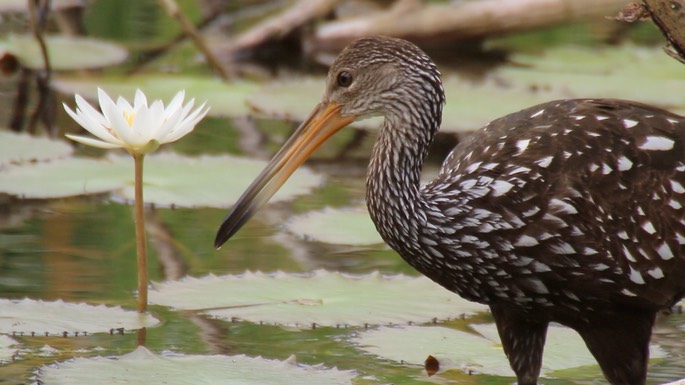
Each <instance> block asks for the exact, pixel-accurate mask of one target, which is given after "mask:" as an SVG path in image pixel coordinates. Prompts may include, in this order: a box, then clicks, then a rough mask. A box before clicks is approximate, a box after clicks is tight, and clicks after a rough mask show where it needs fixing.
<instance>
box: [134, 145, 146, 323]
mask: <svg viewBox="0 0 685 385" xmlns="http://www.w3.org/2000/svg"><path fill="white" fill-rule="evenodd" d="M144 158H145V155H144V154H133V162H134V164H135V200H134V207H135V222H136V255H137V257H138V311H139V312H140V313H144V312H146V311H147V242H146V239H145V211H144V209H145V203H144V201H143V159H144Z"/></svg>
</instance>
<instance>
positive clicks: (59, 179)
mask: <svg viewBox="0 0 685 385" xmlns="http://www.w3.org/2000/svg"><path fill="white" fill-rule="evenodd" d="M112 159H117V158H116V157H115V158H112ZM121 159H122V160H118V161H112V160H109V161H108V160H97V159H88V158H66V159H58V160H54V161H52V162H44V163H35V164H23V165H20V166H11V167H7V168H6V169H4V170H0V192H3V193H6V194H10V195H16V196H18V197H20V198H27V199H47V198H61V197H68V196H76V195H86V194H101V193H104V192H108V191H112V190H114V189H117V188H121V187H122V185H123V184H124V183H126V182H125V181H126V180H127V178H129V177H128V174H131V175H132V174H133V164H131V165H128V167H126V166H125V165H124V164H123V157H122V158H121ZM131 178H132V177H131Z"/></svg>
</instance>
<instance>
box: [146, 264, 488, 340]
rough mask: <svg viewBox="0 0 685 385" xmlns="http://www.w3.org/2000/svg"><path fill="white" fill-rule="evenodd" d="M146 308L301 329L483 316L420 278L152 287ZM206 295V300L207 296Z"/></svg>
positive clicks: (251, 278)
mask: <svg viewBox="0 0 685 385" xmlns="http://www.w3.org/2000/svg"><path fill="white" fill-rule="evenodd" d="M153 286H154V290H151V291H150V293H149V296H150V297H149V299H150V303H153V304H157V305H164V306H170V307H173V308H175V309H178V310H196V311H200V312H201V313H203V314H208V315H210V316H213V317H216V318H220V319H224V320H233V319H236V318H237V319H242V320H246V321H250V322H264V323H269V324H278V325H289V326H304V327H309V326H311V325H313V324H316V325H318V326H340V325H349V326H361V325H375V324H396V323H407V322H417V323H421V322H431V321H432V320H434V319H447V318H451V317H460V316H463V315H471V314H474V313H476V312H479V311H484V310H486V307H485V306H484V305H480V304H477V303H473V302H468V301H466V300H464V299H462V298H461V297H459V296H458V295H456V294H454V293H452V292H449V291H447V290H446V289H444V288H442V287H441V286H439V285H438V284H436V283H434V282H432V281H431V280H429V279H428V278H425V277H416V278H415V277H408V276H405V275H394V276H382V275H381V274H378V273H372V274H368V275H347V274H341V273H334V272H327V271H323V270H319V271H316V272H314V273H312V274H287V273H283V272H278V273H275V274H265V273H259V272H258V273H250V272H247V273H244V274H241V275H227V276H222V277H216V276H213V275H210V276H207V277H204V278H191V277H189V278H185V279H183V280H181V281H171V282H164V283H156V284H154V285H153ZM207 293H212V295H211V296H210V295H207Z"/></svg>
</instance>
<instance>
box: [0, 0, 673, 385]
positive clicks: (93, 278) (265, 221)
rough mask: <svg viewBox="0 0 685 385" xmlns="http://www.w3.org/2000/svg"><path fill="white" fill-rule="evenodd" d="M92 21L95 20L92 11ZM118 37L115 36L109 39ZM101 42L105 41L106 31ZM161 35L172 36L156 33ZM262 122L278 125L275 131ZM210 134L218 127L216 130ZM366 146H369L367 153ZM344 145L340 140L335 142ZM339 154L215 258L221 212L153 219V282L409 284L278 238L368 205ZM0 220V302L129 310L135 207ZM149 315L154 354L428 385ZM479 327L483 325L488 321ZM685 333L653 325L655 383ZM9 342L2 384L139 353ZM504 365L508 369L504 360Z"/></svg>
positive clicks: (3, 200) (82, 203)
mask: <svg viewBox="0 0 685 385" xmlns="http://www.w3.org/2000/svg"><path fill="white" fill-rule="evenodd" d="M110 5H111V4H110ZM91 12H97V9H95V10H92V11H91ZM100 12H103V13H106V12H105V11H100ZM108 12H109V11H108ZM149 12H153V13H154V12H155V11H154V10H150V11H149ZM158 17H159V16H158ZM130 18H132V19H133V21H135V20H139V19H140V16H136V14H134V15H132V16H130ZM95 20H97V19H95ZM89 23H91V24H92V23H94V21H93V19H89ZM93 25H97V22H96V21H95V24H93ZM141 25H142V26H141ZM101 27H102V28H106V26H104V25H103V26H101ZM127 28H130V29H133V31H131V30H128V29H125V30H126V32H125V33H123V34H122V35H121V36H119V38H121V39H123V40H126V39H129V40H128V41H129V42H130V41H131V40H135V39H138V38H139V36H140V34H138V33H137V32H136V30H135V29H136V28H150V26H149V25H145V24H144V23H143V24H141V23H132V25H130V26H127ZM113 29H115V28H113V27H111V28H110V31H111V30H113ZM100 34H101V35H103V36H107V33H105V32H101V33H100ZM165 34H166V35H168V34H169V33H168V32H167V33H164V34H162V35H165ZM493 118H494V117H493ZM258 124H269V125H273V124H274V122H266V121H264V122H259V123H258ZM275 124H281V123H280V122H276V123H275ZM281 125H282V127H281V128H280V131H281V132H284V133H285V132H287V131H288V125H287V124H281ZM227 126H228V127H229V128H231V127H232V126H231V122H230V121H227V120H220V119H208V120H207V121H206V122H205V123H203V124H202V125H201V126H200V127H199V128H198V130H197V131H196V132H194V133H193V134H192V135H191V136H190V137H188V138H187V139H184V140H183V141H182V142H180V143H179V144H178V145H174V146H173V149H174V150H175V151H179V152H183V153H188V154H199V153H211V154H217V153H242V152H243V150H242V149H241V148H240V146H239V145H238V144H237V143H238V141H239V140H238V139H239V138H240V135H239V134H238V133H237V131H236V130H234V129H226V127H227ZM217 127H221V128H222V129H221V130H217V129H216V128H217ZM348 138H349V135H348ZM369 140H371V139H369ZM369 140H367V142H366V143H365V144H364V145H363V147H364V148H367V149H368V147H369V143H370V142H369ZM344 141H345V138H343V139H342V140H341V142H342V143H344ZM271 147H273V144H271V145H270V146H269V147H267V152H268V151H272V148H271ZM336 150H337V149H336V148H331V149H329V151H328V152H322V153H318V154H317V156H316V157H315V159H314V161H312V162H311V163H310V165H311V166H312V167H313V168H315V169H316V170H318V171H320V172H323V173H325V174H326V175H327V182H326V184H325V185H324V186H322V187H321V188H319V189H317V190H315V191H314V192H313V193H312V194H310V195H307V196H301V197H298V198H297V199H295V200H294V201H293V202H289V203H281V204H276V205H270V206H269V207H268V208H267V209H266V210H264V211H263V212H262V213H260V214H258V215H257V216H256V217H255V218H254V219H253V220H252V221H251V222H249V223H248V224H247V225H246V226H245V227H244V228H243V229H242V230H241V231H240V232H239V233H238V234H237V235H236V236H235V237H234V238H233V239H231V240H230V241H229V242H228V243H227V244H226V245H225V246H224V247H223V248H222V249H221V250H219V251H216V250H214V248H213V246H212V245H213V240H214V235H215V232H216V230H217V226H218V225H219V223H220V221H221V219H222V218H223V217H224V215H225V214H226V210H225V209H208V208H192V209H173V210H172V209H159V208H157V209H154V210H153V209H150V210H148V214H147V215H148V218H147V219H148V224H149V226H150V229H149V230H150V234H153V233H154V234H157V235H150V239H149V241H150V279H151V280H152V281H163V280H165V279H167V278H177V277H180V276H184V275H191V276H196V277H200V276H204V275H206V274H209V273H213V274H217V275H221V274H238V273H242V272H244V271H245V270H252V271H276V270H283V271H288V272H307V271H312V270H315V269H321V268H325V269H328V270H333V271H343V272H349V273H367V272H371V271H376V270H378V271H381V272H383V273H405V274H416V273H415V272H414V271H413V270H412V269H411V268H410V267H409V266H408V265H407V264H406V263H404V262H403V261H402V260H401V259H400V258H399V257H398V256H397V255H396V254H395V253H394V252H392V251H390V250H388V248H387V247H385V246H383V245H377V246H365V247H349V246H334V245H326V244H320V243H314V242H308V241H306V240H302V239H299V238H297V237H296V236H292V235H289V234H287V233H285V232H283V231H282V229H280V228H279V224H280V223H282V222H283V221H284V220H285V219H287V218H289V217H290V216H292V215H293V214H295V213H300V212H305V211H308V210H311V209H316V208H321V207H324V206H327V205H331V206H346V205H349V204H352V203H355V202H359V201H360V200H362V199H363V197H364V192H363V191H364V185H363V179H364V170H365V163H366V159H365V158H364V157H363V156H362V155H365V154H368V152H363V154H362V152H361V151H359V154H357V153H354V154H353V156H351V157H346V158H343V159H337V158H336ZM438 158H439V157H438ZM438 165H439V161H438V160H432V162H431V164H429V165H428V167H427V168H428V169H429V171H430V169H433V170H434V169H435V168H436V167H438ZM224 177H229V175H217V178H224ZM46 188H49V186H46ZM0 213H2V214H1V215H0V293H2V297H3V298H16V299H20V298H25V297H29V298H35V299H44V300H57V299H62V300H65V301H72V302H88V303H93V304H100V303H104V304H109V305H121V306H123V307H126V308H129V309H133V308H135V301H134V289H135V286H136V262H135V245H134V239H133V232H134V229H133V221H132V208H131V207H130V206H127V205H123V204H119V203H112V202H111V201H110V200H109V199H108V198H107V197H106V196H95V197H82V198H70V199H59V200H48V201H25V200H17V199H14V198H9V197H0ZM153 230H154V231H153ZM207 294H208V295H211V293H207ZM150 310H151V312H152V313H153V314H154V315H155V316H156V317H157V318H159V319H160V320H161V324H160V325H159V326H157V327H153V328H149V329H148V330H147V343H146V345H147V346H148V347H149V348H150V349H151V350H152V351H155V352H160V351H164V350H172V351H176V352H182V353H187V354H207V353H217V354H229V355H230V354H247V355H250V356H263V357H266V358H275V359H286V358H287V357H289V356H290V355H291V354H295V355H296V356H297V359H298V361H299V362H303V363H307V364H318V363H321V362H324V363H325V364H326V365H327V366H331V367H332V366H337V367H338V368H340V369H354V370H357V371H358V373H359V374H360V377H363V376H364V375H373V376H375V377H376V378H378V379H379V381H378V382H373V381H368V380H359V383H395V384H424V383H427V382H428V381H429V379H428V378H427V377H426V376H425V374H424V373H423V371H422V368H420V367H417V366H407V365H400V364H396V363H392V362H389V361H384V360H379V359H377V358H375V357H372V356H368V355H364V354H362V353H360V352H359V351H358V350H356V349H354V348H353V347H352V345H351V344H350V343H349V342H348V341H347V340H348V339H349V336H350V335H352V334H353V333H354V332H355V330H353V329H335V328H317V329H309V330H302V331H298V332H294V331H292V330H288V329H284V328H281V327H278V326H270V325H255V324H251V323H247V322H234V323H231V322H224V321H218V320H213V319H209V318H207V317H202V316H198V315H194V314H188V313H182V312H175V311H170V310H169V309H167V308H164V307H160V306H152V307H151V309H150ZM480 318H481V319H484V320H489V315H481V316H480ZM449 324H450V325H452V326H454V327H457V328H463V327H464V324H465V323H464V322H463V321H452V322H450V323H449ZM683 325H685V316H684V315H682V314H673V315H670V316H668V317H660V318H659V321H658V324H657V327H656V328H655V336H654V341H655V342H656V343H658V344H659V345H661V346H662V347H663V348H664V349H665V350H666V351H667V352H668V354H669V356H668V358H666V359H664V360H662V361H660V362H657V363H655V364H654V365H653V366H652V367H651V369H650V378H649V382H650V383H652V384H656V383H661V382H664V381H667V380H674V379H677V378H681V377H683V376H685V364H684V363H683V362H685V348H684V347H683V343H682V341H685V331H684V330H683ZM15 338H16V339H17V340H19V341H20V342H21V343H22V349H24V350H23V352H22V354H21V355H20V357H19V359H17V360H16V361H15V362H12V363H9V364H6V365H2V366H0V383H3V384H24V383H27V382H30V381H31V377H32V375H33V372H34V371H35V370H36V368H38V367H40V366H41V365H45V364H49V363H52V362H54V361H60V360H64V359H67V358H71V357H75V356H91V355H121V354H125V353H128V352H130V351H132V350H133V349H135V347H136V345H137V336H136V334H135V332H132V331H127V332H125V333H124V334H117V333H114V334H113V335H108V334H94V335H89V336H82V335H81V336H78V337H75V336H69V337H67V338H62V337H30V336H15ZM44 345H49V346H51V347H53V348H55V349H57V353H56V354H55V355H52V356H49V357H41V356H40V355H38V354H36V352H37V351H38V350H39V349H40V348H41V347H43V346H44ZM455 349H468V347H455ZM501 359H502V360H505V358H504V356H502V358H501ZM579 378H583V376H579ZM448 382H449V383H453V384H481V383H482V384H509V383H511V382H512V379H511V378H497V377H493V376H468V375H466V374H458V373H452V374H450V375H447V376H445V377H443V378H442V380H441V383H448ZM545 383H546V384H548V385H549V384H602V383H604V380H603V379H602V378H601V377H594V378H590V379H583V380H577V381H570V380H545Z"/></svg>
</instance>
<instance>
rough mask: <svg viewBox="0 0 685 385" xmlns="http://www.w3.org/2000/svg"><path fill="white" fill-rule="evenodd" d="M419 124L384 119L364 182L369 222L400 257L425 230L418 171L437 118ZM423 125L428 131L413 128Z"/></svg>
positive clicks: (396, 118)
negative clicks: (372, 223)
mask: <svg viewBox="0 0 685 385" xmlns="http://www.w3.org/2000/svg"><path fill="white" fill-rule="evenodd" d="M419 122H420V123H412V122H408V121H406V120H405V119H403V115H401V114H397V115H393V114H390V115H386V118H385V121H384V123H383V126H382V127H381V129H380V131H379V133H378V139H377V141H376V144H375V145H374V148H373V155H372V158H371V162H370V164H369V170H368V174H367V179H366V187H367V189H366V202H367V206H368V209H369V214H370V216H371V219H372V220H373V222H374V224H375V225H376V229H377V230H378V232H379V233H380V234H381V236H382V237H383V239H384V240H385V242H386V243H388V245H390V247H392V248H393V249H395V250H396V251H398V252H400V254H404V253H403V251H410V250H407V248H408V247H411V245H418V244H419V242H418V237H419V229H420V227H421V226H425V220H426V215H425V210H424V207H425V205H424V204H423V202H422V199H421V193H420V178H421V170H422V167H423V162H424V159H425V157H426V155H427V153H428V147H429V145H430V143H431V141H432V140H433V136H434V133H435V132H436V131H437V127H438V126H439V124H440V118H439V115H438V117H437V118H434V119H428V120H425V119H419ZM426 123H428V127H419V126H417V125H418V124H421V125H424V124H426Z"/></svg>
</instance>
